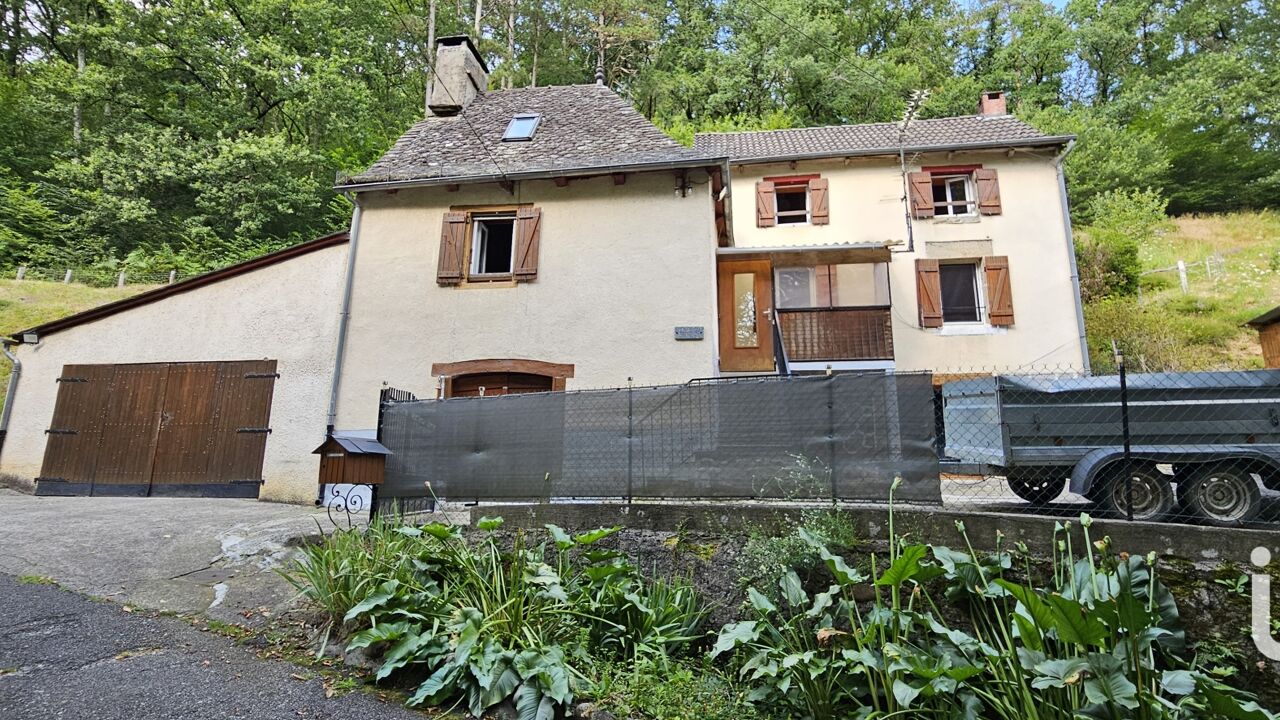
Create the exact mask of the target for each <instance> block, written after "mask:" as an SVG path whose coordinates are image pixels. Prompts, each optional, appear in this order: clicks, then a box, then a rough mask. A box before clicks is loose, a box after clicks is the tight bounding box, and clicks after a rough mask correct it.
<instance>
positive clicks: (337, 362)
mask: <svg viewBox="0 0 1280 720" xmlns="http://www.w3.org/2000/svg"><path fill="white" fill-rule="evenodd" d="M350 199H351V203H352V204H353V205H355V210H353V211H352V212H351V233H350V236H351V237H350V239H349V240H348V241H347V279H346V284H345V286H344V287H343V289H342V311H341V312H340V313H339V315H338V347H337V349H336V350H335V351H334V353H333V383H332V384H331V385H330V387H329V415H328V418H327V419H326V422H325V433H326V434H332V433H333V428H334V423H335V422H336V421H337V417H338V389H339V388H340V387H341V386H342V361H343V358H344V357H345V356H346V352H347V326H349V325H350V324H351V290H352V287H354V285H355V274H356V251H357V249H358V248H359V247H360V215H361V212H362V210H363V209H362V208H361V207H360V196H359V195H351V196H350Z"/></svg>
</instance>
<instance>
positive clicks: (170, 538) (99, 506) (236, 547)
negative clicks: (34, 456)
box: [0, 490, 333, 624]
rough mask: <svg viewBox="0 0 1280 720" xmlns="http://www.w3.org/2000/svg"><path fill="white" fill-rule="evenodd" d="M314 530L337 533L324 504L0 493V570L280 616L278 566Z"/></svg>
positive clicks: (110, 592)
mask: <svg viewBox="0 0 1280 720" xmlns="http://www.w3.org/2000/svg"><path fill="white" fill-rule="evenodd" d="M320 528H324V530H325V531H326V532H328V531H330V530H332V529H333V526H332V525H331V524H330V522H329V519H328V517H327V516H326V514H325V512H324V511H323V510H319V509H316V508H312V507H303V506H297V505H280V504H274V503H264V502H258V501H256V500H228V499H208V498H106V497H94V498H81V497H33V496H31V495H24V494H21V493H17V492H14V491H11V490H0V573H8V574H11V575H15V576H23V575H37V576H42V577H48V578H51V579H53V580H56V581H57V582H58V583H59V584H61V585H62V586H64V587H66V588H69V589H73V590H77V591H80V592H84V593H88V594H91V595H97V596H101V597H105V598H108V599H111V600H114V601H116V602H122V603H128V604H134V605H138V606H141V607H147V608H154V609H157V610H172V611H176V612H203V613H205V614H207V615H209V616H211V617H214V618H218V619H223V620H234V621H236V622H239V623H241V624H246V623H252V621H253V620H254V619H255V618H256V617H257V613H258V611H259V609H260V608H263V607H266V608H269V609H271V610H274V611H277V612H278V611H279V610H280V609H281V608H282V607H283V606H285V605H287V604H289V603H290V602H291V601H292V600H293V599H294V596H295V592H294V591H293V588H292V587H290V586H289V585H288V583H286V582H285V581H284V579H283V578H281V577H280V576H279V575H278V574H276V572H275V569H276V568H279V567H283V566H284V565H285V564H286V563H288V562H289V560H290V559H291V558H292V557H293V556H294V554H295V553H296V552H297V550H296V548H297V546H298V545H299V544H300V543H302V542H304V541H305V538H307V537H308V536H316V535H318V534H319V533H320ZM245 611H248V612H249V617H248V618H246V617H245V616H244V615H243V614H242V613H245ZM272 614H276V613H272Z"/></svg>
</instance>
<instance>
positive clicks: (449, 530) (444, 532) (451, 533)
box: [420, 522, 462, 540]
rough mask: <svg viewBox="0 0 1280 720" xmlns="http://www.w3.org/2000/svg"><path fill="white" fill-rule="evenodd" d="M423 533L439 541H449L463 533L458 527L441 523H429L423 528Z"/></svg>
mask: <svg viewBox="0 0 1280 720" xmlns="http://www.w3.org/2000/svg"><path fill="white" fill-rule="evenodd" d="M420 529H421V530H422V532H424V533H426V534H428V535H430V536H431V537H433V538H436V539H437V540H448V539H450V538H456V537H459V536H460V535H461V533H462V531H461V528H459V527H457V526H456V525H446V524H444V523H440V522H433V523H427V524H426V525H423V526H422V527H421V528H420Z"/></svg>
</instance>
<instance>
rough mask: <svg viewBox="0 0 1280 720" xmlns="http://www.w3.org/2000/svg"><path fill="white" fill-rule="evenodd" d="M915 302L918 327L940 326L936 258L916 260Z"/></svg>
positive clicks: (939, 296) (939, 283)
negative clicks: (918, 314) (917, 311)
mask: <svg viewBox="0 0 1280 720" xmlns="http://www.w3.org/2000/svg"><path fill="white" fill-rule="evenodd" d="M916 304H917V305H918V306H919V308H920V327H926V328H935V327H942V279H941V274H940V273H939V272H938V261H937V260H928V259H920V260H916Z"/></svg>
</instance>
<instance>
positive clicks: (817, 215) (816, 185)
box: [809, 178, 831, 225]
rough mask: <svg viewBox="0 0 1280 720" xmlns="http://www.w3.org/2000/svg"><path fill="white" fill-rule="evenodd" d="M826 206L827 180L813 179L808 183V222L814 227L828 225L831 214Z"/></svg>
mask: <svg viewBox="0 0 1280 720" xmlns="http://www.w3.org/2000/svg"><path fill="white" fill-rule="evenodd" d="M827 206H828V201H827V179H826V178H813V179H812V180H810V181H809V222H810V223H812V224H814V225H826V224H827V223H830V222H831V212H830V210H828V209H827Z"/></svg>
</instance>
